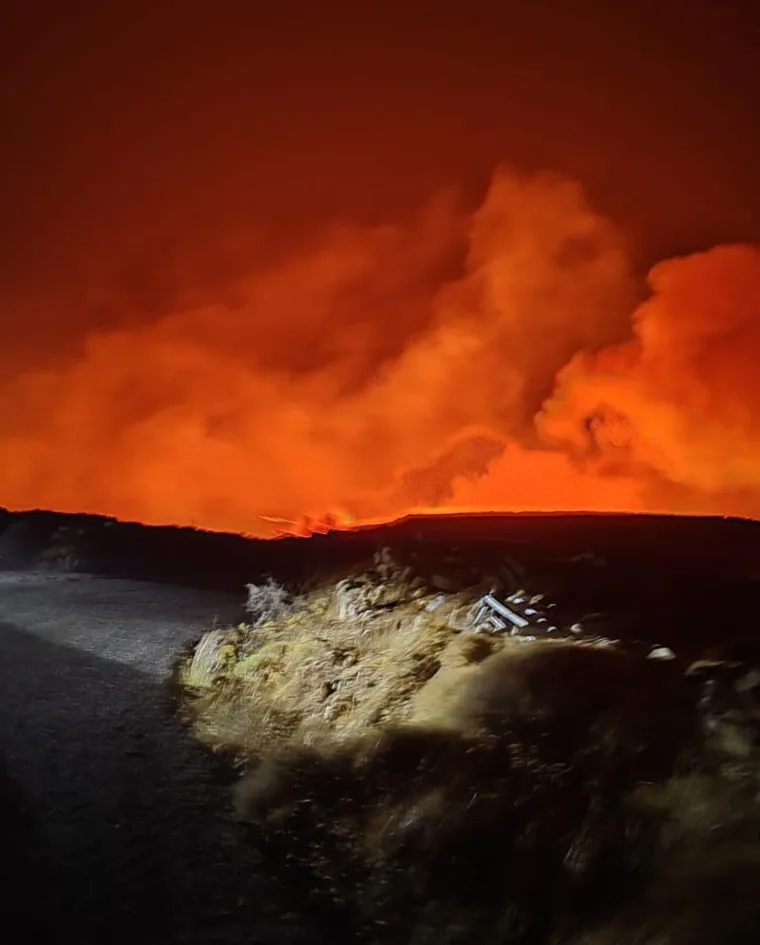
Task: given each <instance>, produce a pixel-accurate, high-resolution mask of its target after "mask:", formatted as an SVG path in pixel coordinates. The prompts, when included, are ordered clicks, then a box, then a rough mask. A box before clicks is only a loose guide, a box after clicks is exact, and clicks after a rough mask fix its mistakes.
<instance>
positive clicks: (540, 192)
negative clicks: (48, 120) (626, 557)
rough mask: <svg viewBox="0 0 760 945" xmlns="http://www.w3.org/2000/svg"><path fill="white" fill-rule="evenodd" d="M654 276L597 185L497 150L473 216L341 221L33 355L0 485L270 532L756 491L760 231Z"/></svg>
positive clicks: (440, 207) (710, 504) (721, 506)
mask: <svg viewBox="0 0 760 945" xmlns="http://www.w3.org/2000/svg"><path fill="white" fill-rule="evenodd" d="M455 266H456V268H457V269H458V271H455V270H454V267H455ZM649 285H650V290H651V294H650V297H649V298H648V300H647V301H645V302H644V303H643V304H641V305H640V306H639V307H638V308H635V298H636V291H637V287H636V285H635V281H634V279H633V278H632V275H631V271H630V264H629V257H628V253H627V249H626V245H625V240H624V239H623V238H622V236H621V234H620V233H619V232H618V231H617V230H616V228H615V227H614V226H613V225H612V224H611V223H610V222H609V221H607V220H605V219H604V218H602V217H601V216H599V215H598V214H596V213H595V212H593V211H592V210H591V209H590V207H589V206H588V205H587V203H586V202H585V200H584V197H583V194H582V192H581V190H580V188H579V187H578V186H577V185H575V184H573V183H572V182H568V181H565V180H562V179H559V178H556V177H553V176H551V175H539V176H519V175H515V174H512V173H510V172H509V171H507V170H499V171H498V172H497V173H496V174H495V176H494V179H493V181H492V183H491V186H490V188H489V190H488V193H487V194H486V197H485V199H484V201H483V204H482V206H481V207H480V208H479V209H477V210H476V211H475V213H473V214H471V215H469V216H467V215H464V214H460V213H459V212H458V211H457V210H456V208H455V206H454V204H453V202H452V201H450V200H447V199H442V200H441V201H439V202H438V203H436V204H435V205H434V206H432V207H430V208H428V209H427V210H426V212H424V213H422V214H420V216H419V217H418V218H417V219H415V220H412V221H409V222H408V223H407V224H406V225H403V226H385V227H376V228H360V227H352V226H340V227H335V228H333V229H331V230H330V231H329V232H327V233H324V234H322V236H321V238H320V239H319V240H318V241H316V242H315V243H314V244H313V245H312V246H311V247H309V248H306V249H303V250H301V251H300V252H299V253H298V254H295V255H294V256H292V257H291V258H287V259H283V260H281V261H280V263H279V264H277V265H269V266H268V267H267V268H264V269H257V268H255V267H252V272H251V275H250V277H249V278H248V279H247V280H246V282H245V284H244V285H240V286H237V287H236V291H235V293H234V297H235V298H236V300H237V301H236V304H235V306H231V305H230V304H210V305H204V306H202V307H195V308H191V307H185V308H182V309H178V310H176V311H173V312H170V313H168V314H166V315H165V316H164V317H162V318H160V319H159V320H158V321H155V322H153V323H152V324H150V325H144V326H141V327H138V328H133V329H129V330H120V331H112V332H101V333H98V334H93V335H91V336H89V337H88V338H87V339H86V342H85V344H84V345H83V349H82V351H81V352H80V353H79V355H78V356H77V357H75V358H71V359H69V360H68V361H67V362H66V363H62V364H60V365H59V366H58V367H57V369H56V370H54V371H50V370H48V371H44V372H38V373H35V372H31V371H28V370H27V371H25V372H23V373H20V374H19V376H18V377H17V378H16V379H15V380H13V381H12V382H10V383H9V384H8V385H7V386H6V388H5V391H4V396H3V398H2V401H0V420H1V421H2V425H3V431H4V433H3V463H2V467H1V468H0V502H1V503H3V504H5V505H8V506H13V507H16V508H24V507H31V506H42V507H48V508H55V509H59V510H63V511H88V512H100V513H105V514H111V515H116V516H119V517H122V518H129V519H137V520H141V521H144V522H149V523H178V524H195V525H198V526H202V527H207V528H213V529H223V530H232V531H243V532H247V533H252V534H259V535H268V534H272V533H275V532H277V531H278V530H281V529H285V530H287V529H288V528H289V527H290V526H289V525H288V523H289V522H298V521H300V520H302V519H303V518H304V516H310V517H313V518H322V517H323V516H325V515H328V514H336V515H337V516H338V517H339V518H343V519H346V520H349V521H351V520H360V519H370V518H371V519H376V518H383V517H388V518H390V517H394V516H397V515H399V514H402V513H404V512H406V511H409V510H410V509H413V508H431V507H436V508H454V507H456V508H469V509H489V510H496V509H505V510H527V509H531V510H534V509H541V510H563V509H564V510H621V511H622V510H633V511H643V510H653V511H669V510H670V511H688V512H725V513H732V514H746V515H751V516H755V515H758V514H760V419H758V417H757V415H756V412H755V404H756V403H757V402H758V398H757V394H756V387H757V385H758V384H760V381H758V380H757V378H758V377H759V376H760V375H759V374H758V371H757V368H756V367H755V364H756V363H758V357H759V356H760V319H759V316H760V311H758V309H760V253H758V252H757V251H756V250H754V249H751V248H748V247H725V248H719V249H715V250H713V251H711V252H708V253H704V254H699V255H695V256H692V257H688V258H684V259H676V260H671V261H668V262H664V263H661V264H660V265H658V266H656V267H655V268H654V269H653V271H652V272H651V274H650V280H649ZM225 288H226V289H227V288H228V287H225ZM224 297H225V298H229V297H230V293H229V292H228V291H227V292H226V293H225V295H224ZM187 305H188V306H189V303H187ZM632 312H633V314H632V315H631V313H632Z"/></svg>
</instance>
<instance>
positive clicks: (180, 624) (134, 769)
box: [0, 572, 314, 945]
mask: <svg viewBox="0 0 760 945" xmlns="http://www.w3.org/2000/svg"><path fill="white" fill-rule="evenodd" d="M241 599H242V594H237V595H231V594H219V593H213V592H208V591H194V590H188V589H183V588H177V587H171V586H165V585H158V584H149V583H140V582H134V581H129V580H121V579H109V578H98V577H91V576H86V575H48V574H35V573H19V572H0V759H1V761H0V763H2V765H3V767H4V769H5V771H4V777H3V778H2V779H1V781H2V786H1V788H0V800H2V801H3V808H4V811H3V814H2V816H3V817H4V818H5V820H4V824H5V826H4V828H3V832H4V833H5V838H4V844H3V857H4V859H3V864H2V877H0V879H1V882H2V888H1V889H0V897H1V898H0V904H4V907H5V911H6V916H5V922H4V923H3V928H2V936H3V940H4V941H8V942H9V943H10V942H11V941H22V940H26V939H34V938H38V939H40V940H47V941H52V940H55V941H56V942H60V941H66V940H69V939H70V940H71V941H77V942H78V943H79V945H85V943H86V945H89V943H95V942H97V943H98V945H103V943H106V942H108V943H122V942H124V943H126V942H129V943H130V945H134V943H136V942H140V943H153V942H156V943H159V942H160V943H161V945H169V943H174V942H177V943H184V942H187V943H201V942H203V943H210V942H219V943H226V942H230V943H235V942H279V941H289V942H290V941H296V940H298V939H299V938H300V936H299V935H297V934H296V932H295V931H294V929H293V928H292V927H288V923H287V922H286V921H285V920H284V919H282V916H281V908H280V907H279V906H278V905H277V896H276V887H277V883H276V877H269V878H267V876H266V871H265V870H263V869H261V868H259V867H257V863H256V862H255V854H254V853H253V852H250V847H249V846H246V847H245V848H243V846H242V845H241V843H240V839H239V832H238V829H237V828H236V827H235V825H234V824H233V823H232V821H231V820H230V818H229V811H228V799H229V790H228V785H227V784H225V783H224V781H223V779H222V777H221V775H220V769H219V766H218V765H215V763H214V761H213V759H211V758H210V757H209V756H208V755H207V753H206V752H204V750H203V749H202V748H201V747H200V746H198V745H197V744H196V743H194V742H193V741H192V739H191V738H190V737H189V735H188V734H187V732H186V731H185V730H184V729H183V728H182V726H180V725H179V723H178V722H176V720H174V719H173V718H172V714H171V712H170V710H169V701H168V696H167V689H166V685H165V681H166V678H167V675H168V673H169V672H170V669H171V666H172V662H173V660H174V658H175V656H176V655H177V653H178V652H179V651H180V650H181V649H182V648H183V647H184V646H185V645H186V644H187V643H189V642H191V641H192V640H194V639H197V638H198V637H199V636H200V634H201V633H202V632H203V631H204V630H205V629H207V628H208V627H209V626H211V625H213V623H214V622H215V621H219V622H221V623H227V622H229V621H232V620H235V621H236V620H238V619H240V617H241V611H240V606H241ZM241 903H246V904H247V905H243V904H241ZM14 920H18V921H20V922H21V923H22V924H21V925H19V933H18V934H17V935H10V937H7V936H6V933H8V931H9V925H8V923H10V922H12V921H14ZM283 923H284V924H283ZM310 941H314V938H313V937H312V938H310Z"/></svg>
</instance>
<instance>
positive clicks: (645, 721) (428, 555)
mask: <svg viewBox="0 0 760 945" xmlns="http://www.w3.org/2000/svg"><path fill="white" fill-rule="evenodd" d="M758 562H760V532H759V531H758V528H757V526H752V525H750V524H748V523H739V522H736V523H731V522H725V523H720V522H687V521H685V520H660V519H645V518H633V519H625V518H615V517H588V518H583V517H569V518H565V517H551V516H547V517H530V516H528V517H523V516H518V517H511V518H510V517H506V518H503V519H493V520H490V521H489V520H486V519H483V518H480V519H473V520H463V519H457V518H456V517H452V518H451V519H450V520H449V519H442V520H410V521H408V522H402V523H399V524H398V525H397V526H395V527H393V528H387V529H375V530H367V531H366V532H358V533H350V534H345V535H341V534H338V535H325V536H318V537H316V538H314V539H310V540H308V541H295V542H290V541H279V542H274V543H263V544H262V543H252V542H248V541H246V540H244V539H241V538H237V537H235V536H207V535H203V534H201V533H193V532H187V531H184V532H183V531H182V530H178V529H142V528H141V527H140V526H129V525H122V524H120V523H113V522H109V521H108V520H90V519H86V518H75V519H71V518H61V517H56V516H50V515H47V514H43V513H40V514H38V515H33V516H11V515H9V514H5V515H3V513H1V512H0V569H2V568H5V569H6V570H5V573H4V578H3V583H2V584H0V611H1V612H0V618H2V619H3V620H5V621H6V622H5V623H4V624H3V625H2V633H0V645H1V646H2V655H3V662H2V666H3V673H4V681H3V698H4V702H3V716H2V718H3V726H2V740H3V744H2V748H3V751H4V754H5V759H6V765H5V767H6V773H5V777H4V778H3V779H2V780H0V786H1V787H2V788H3V791H4V792H5V793H4V794H3V799H4V801H5V810H6V819H7V821H8V827H7V829H6V836H7V837H9V838H11V839H15V843H16V848H15V849H16V851H17V852H16V853H15V854H14V857H15V859H14V858H13V857H11V858H9V857H6V871H5V872H6V874H7V875H6V877H5V878H4V882H3V888H4V890H5V891H6V893H8V892H9V891H11V890H14V892H13V895H12V896H11V895H6V900H7V902H8V904H9V906H10V904H12V903H16V904H18V903H21V902H22V901H23V899H24V896H23V893H24V891H25V890H27V889H28V888H29V885H30V884H31V885H32V887H33V888H34V889H35V895H36V896H37V898H38V900H39V902H40V903H44V905H43V906H42V908H40V909H38V910H36V912H35V911H33V912H31V913H30V912H29V911H26V912H23V913H22V915H21V918H22V920H23V921H25V922H26V923H27V926H28V927H29V928H30V929H31V931H33V932H34V933H35V935H37V933H38V931H39V930H38V929H36V927H35V926H34V924H33V922H32V919H33V917H34V916H37V917H39V915H40V914H43V913H48V918H49V917H50V916H52V928H51V923H50V922H48V923H47V926H46V931H47V932H48V933H51V934H52V937H60V935H61V934H63V933H64V932H65V933H66V934H67V935H69V934H76V933H77V932H78V939H79V940H80V941H101V940H103V939H104V938H107V937H110V939H111V940H114V941H132V940H134V938H135V937H138V938H141V939H142V940H146V939H147V940H148V941H157V942H158V941H161V942H167V941H178V942H180V941H210V940H213V941H219V942H221V943H224V942H228V941H229V942H233V941H250V942H261V943H264V942H272V943H274V942H283V941H303V942H320V941H330V942H346V943H349V942H351V943H353V942H362V941H364V942H372V943H377V945H381V943H382V945H385V943H388V945H390V943H393V945H395V943H409V945H412V943H413V945H426V943H428V942H429V943H431V945H433V943H435V945H439V943H460V942H461V943H469V942H474V941H477V942H478V943H490V942H494V943H516V945H517V943H519V945H528V943H536V945H538V943H546V945H550V943H556V945H559V943H566V945H613V943H615V945H634V943H636V945H667V943H670V945H703V943H704V945H708V943H718V942H720V943H723V942H736V943H740V945H741V943H743V942H747V943H748V945H749V943H750V942H752V943H754V942H755V941H756V940H757V933H758V930H759V929H760V915H758V905H757V897H756V892H755V891H756V889H757V884H758V881H760V857H758V854H757V836H758V830H759V829H760V803H759V802H758V798H760V749H759V748H758V737H757V736H758V730H760V700H759V699H758V689H759V688H760V687H759V684H760V650H759V648H758V643H757V637H756V635H755V632H754V614H755V613H756V608H757V605H758V603H760V593H759V588H758V582H757V580H756V578H757V573H758ZM84 572H89V575H86V574H85V573H84ZM93 574H101V575H107V577H105V578H103V577H94V576H92V575H93ZM135 577H139V578H142V579H145V578H152V579H153V580H162V581H164V582H167V581H168V582H172V581H173V582H175V584H185V585H189V586H190V587H191V588H196V590H189V591H188V592H187V593H186V592H185V591H182V590H180V589H179V588H178V587H176V586H175V587H174V589H172V588H171V585H170V584H166V583H165V584H163V585H160V586H159V585H156V584H145V583H143V582H142V581H137V582H136V581H134V578H135ZM246 584H248V585H249V587H248V589H247V590H246V587H245V585H246ZM204 587H205V588H206V589H207V590H206V591H200V590H197V589H198V588H204ZM211 591H213V593H210V592H211ZM489 593H492V594H493V598H494V599H495V600H496V601H497V602H500V603H501V605H506V606H507V607H508V608H510V611H511V612H513V613H517V614H518V615H523V618H524V619H525V625H523V626H519V627H514V626H513V625H511V624H510V625H508V626H504V627H500V626H498V624H494V623H493V622H489V620H488V619H487V618H488V617H489V615H491V616H493V613H494V612H493V610H489V609H488V608H486V609H485V611H484V610H483V607H482V604H483V600H484V597H485V595H487V594H489ZM188 594H189V596H188ZM209 594H210V596H209ZM220 595H221V596H220ZM212 600H213V601H216V602H217V603H212ZM171 601H174V604H172V603H171ZM246 604H247V609H246V607H245V605H246ZM529 611H530V612H529ZM204 631H205V632H204ZM172 666H173V667H174V670H173V672H172ZM167 684H168V685H169V687H170V688H169V689H167ZM169 694H170V695H171V697H172V701H171V703H170V702H169V700H168V699H167V696H168V695H169ZM172 706H173V708H171V707H172ZM177 715H178V716H179V718H180V719H181V720H182V722H184V723H185V728H184V729H183V726H182V725H180V724H179V722H178V721H177V718H176V716H177ZM190 733H192V734H193V735H194V736H195V742H193V740H192V739H191V738H190V737H189V734H190ZM204 743H205V745H207V746H210V747H211V748H212V749H214V750H216V751H217V752H218V753H219V754H220V755H221V758H222V763H221V764H219V763H215V762H214V760H213V758H212V756H211V754H210V753H208V752H204V750H203V745H204ZM232 768H237V769H238V773H237V774H235V773H234V771H233V770H232ZM240 769H242V770H240ZM225 772H229V773H228V774H227V773H225ZM233 801H234V814H235V816H234V818H233V817H232V816H230V815H231V814H232V813H233V809H232V808H233ZM228 809H229V810H230V814H229V815H228V813H227V812H228ZM19 811H25V812H26V813H25V814H24V817H21V816H20V814H19V813H18V812H19ZM9 815H10V816H9ZM25 838H26V842H25ZM30 838H31V839H30ZM30 851H31V852H30ZM141 864H142V865H141ZM40 877H44V878H43V879H42V880H41V879H40ZM43 890H44V892H43ZM17 911H18V910H17ZM8 914H10V913H8ZM153 915H155V916H159V919H157V920H155V922H154V924H152V925H151V920H150V918H149V917H150V916H153ZM77 924H78V926H79V928H77ZM41 936H42V932H40V934H39V936H38V937H41Z"/></svg>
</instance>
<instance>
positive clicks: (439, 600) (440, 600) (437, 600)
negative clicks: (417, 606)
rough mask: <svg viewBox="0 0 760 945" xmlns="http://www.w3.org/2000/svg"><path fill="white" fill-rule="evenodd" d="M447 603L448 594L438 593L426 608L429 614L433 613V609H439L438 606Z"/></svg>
mask: <svg viewBox="0 0 760 945" xmlns="http://www.w3.org/2000/svg"><path fill="white" fill-rule="evenodd" d="M445 603H446V596H445V595H444V594H438V595H437V596H436V597H434V598H433V599H432V600H431V601H429V603H427V604H426V605H425V610H426V611H427V612H428V613H429V614H432V613H433V611H435V610H438V608H439V607H441V606H442V605H443V604H445Z"/></svg>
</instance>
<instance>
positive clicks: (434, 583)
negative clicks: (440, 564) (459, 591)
mask: <svg viewBox="0 0 760 945" xmlns="http://www.w3.org/2000/svg"><path fill="white" fill-rule="evenodd" d="M430 585H431V587H434V588H435V589H436V590H437V591H449V592H451V591H453V590H454V589H455V586H454V582H453V581H452V580H451V578H449V577H446V576H445V575H443V574H434V575H433V576H432V577H431V578H430Z"/></svg>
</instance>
